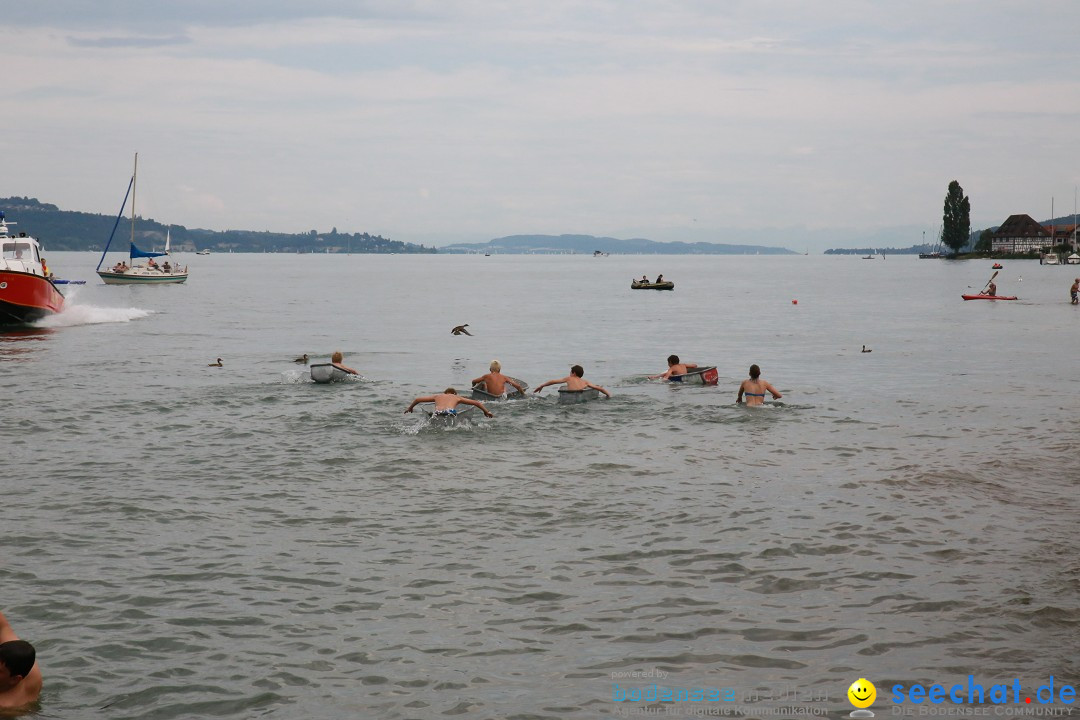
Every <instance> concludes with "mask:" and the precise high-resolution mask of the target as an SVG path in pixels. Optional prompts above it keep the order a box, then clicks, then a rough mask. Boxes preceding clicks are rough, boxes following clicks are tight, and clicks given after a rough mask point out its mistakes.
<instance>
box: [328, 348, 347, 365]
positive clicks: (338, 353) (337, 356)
mask: <svg viewBox="0 0 1080 720" xmlns="http://www.w3.org/2000/svg"><path fill="white" fill-rule="evenodd" d="M344 359H345V356H344V355H342V354H341V351H340V350H335V351H334V354H333V355H331V356H330V362H336V363H339V362H341V361H342V360H344Z"/></svg>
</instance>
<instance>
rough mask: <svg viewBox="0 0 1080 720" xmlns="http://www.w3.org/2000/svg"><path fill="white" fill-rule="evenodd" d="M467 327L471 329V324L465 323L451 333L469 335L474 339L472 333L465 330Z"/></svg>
mask: <svg viewBox="0 0 1080 720" xmlns="http://www.w3.org/2000/svg"><path fill="white" fill-rule="evenodd" d="M467 327H469V323H465V324H464V325H458V326H457V327H456V328H454V329H453V330H451V331H450V333H451V334H452V335H468V336H469V337H472V333H471V332H469V331H468V330H466V329H465V328H467Z"/></svg>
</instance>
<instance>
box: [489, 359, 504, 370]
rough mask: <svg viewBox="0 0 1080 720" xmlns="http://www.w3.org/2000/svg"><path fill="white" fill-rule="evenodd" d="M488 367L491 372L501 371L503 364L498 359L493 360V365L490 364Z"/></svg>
mask: <svg viewBox="0 0 1080 720" xmlns="http://www.w3.org/2000/svg"><path fill="white" fill-rule="evenodd" d="M488 369H489V370H491V372H501V371H502V364H501V363H500V362H499V361H498V360H492V361H491V365H489V366H488Z"/></svg>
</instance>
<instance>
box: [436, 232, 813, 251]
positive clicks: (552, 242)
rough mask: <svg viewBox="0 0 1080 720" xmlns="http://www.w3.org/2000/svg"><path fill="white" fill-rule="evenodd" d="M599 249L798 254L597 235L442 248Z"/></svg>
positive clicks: (537, 237)
mask: <svg viewBox="0 0 1080 720" xmlns="http://www.w3.org/2000/svg"><path fill="white" fill-rule="evenodd" d="M597 250H599V251H600V252H605V253H619V254H623V255H759V254H760V255H795V254H797V253H794V252H792V251H791V250H787V249H785V248H778V247H764V246H761V245H721V244H718V243H707V242H695V243H684V242H656V241H655V240H645V239H643V238H633V239H629V240H620V239H619V238H611V237H595V236H593V235H510V236H508V237H503V238H496V239H494V240H490V241H488V242H486V243H458V244H456V245H445V246H443V247H441V248H439V252H443V253H479V252H482V253H503V254H511V255H512V254H522V253H539V254H544V253H546V254H552V253H584V254H592V253H593V252H595V251H597Z"/></svg>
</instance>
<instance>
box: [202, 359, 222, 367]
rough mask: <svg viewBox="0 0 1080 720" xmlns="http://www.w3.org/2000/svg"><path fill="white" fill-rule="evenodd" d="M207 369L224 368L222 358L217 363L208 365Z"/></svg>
mask: <svg viewBox="0 0 1080 720" xmlns="http://www.w3.org/2000/svg"><path fill="white" fill-rule="evenodd" d="M206 367H224V366H223V365H222V364H221V358H218V359H217V362H212V363H210V364H209V365H207V366H206Z"/></svg>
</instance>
